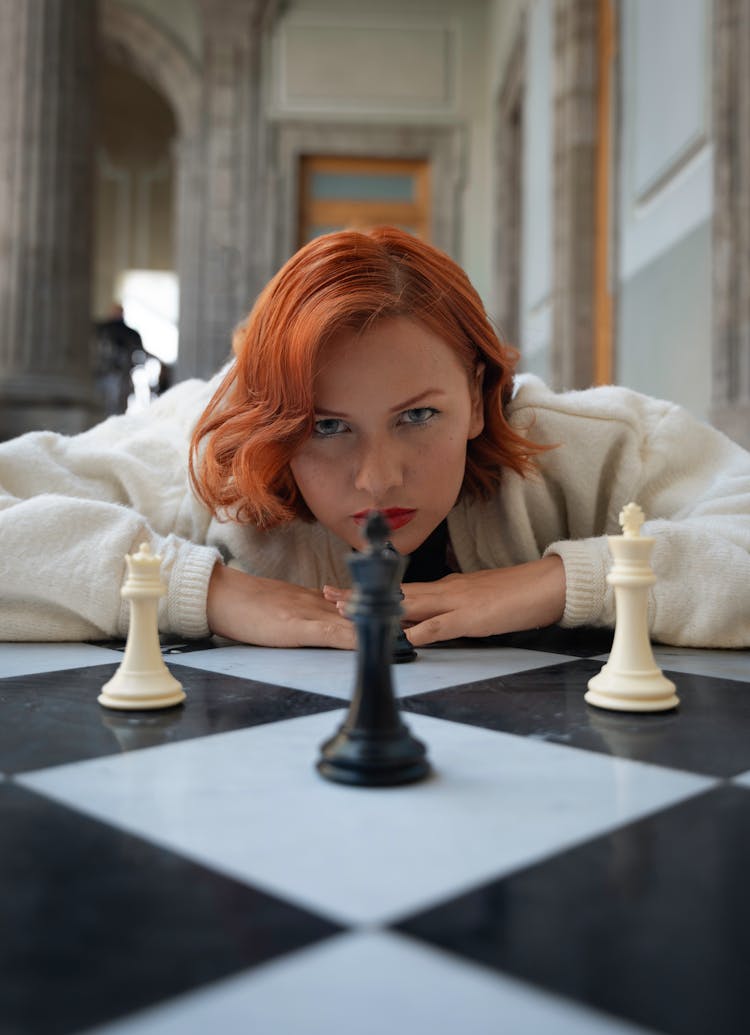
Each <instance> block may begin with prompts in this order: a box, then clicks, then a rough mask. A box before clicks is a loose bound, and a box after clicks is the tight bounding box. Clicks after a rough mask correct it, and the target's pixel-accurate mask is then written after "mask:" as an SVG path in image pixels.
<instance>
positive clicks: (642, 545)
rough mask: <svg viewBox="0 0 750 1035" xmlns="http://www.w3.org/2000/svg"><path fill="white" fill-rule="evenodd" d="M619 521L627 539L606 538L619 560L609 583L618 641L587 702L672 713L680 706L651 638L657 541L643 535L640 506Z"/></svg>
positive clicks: (626, 509) (633, 506)
mask: <svg viewBox="0 0 750 1035" xmlns="http://www.w3.org/2000/svg"><path fill="white" fill-rule="evenodd" d="M619 520H620V525H621V526H622V530H623V534H622V535H611V536H608V537H607V541H608V543H609V548H610V551H611V553H612V556H613V558H614V564H613V565H612V569H611V571H610V573H609V574H608V575H607V582H608V583H609V584H610V585H611V586H613V587H614V590H615V607H616V611H617V618H616V624H615V636H614V641H613V643H612V651H611V653H610V655H609V660H608V661H607V663H606V665H604V667H603V668H602V670H601V671H600V672H599V673H598V674H597V675H595V676H594V677H593V678H592V679H590V680H589V684H588V686H589V688H588V692H587V693H586V694H585V695H584V699H585V700H586V701H587V702H588V703H589V704H593V705H596V706H597V707H599V708H610V709H615V710H617V711H628V712H660V711H667V710H668V709H670V708H676V707H677V705H678V704H679V703H680V700H679V698H678V697H677V694H676V693H675V689H676V688H675V685H674V683H672V682H670V680H669V679H667V678H666V677H665V676H664V674H663V673H662V671H661V669H660V668H659V667H658V665H657V664H656V661H655V659H654V653H653V650H652V649H651V640H650V637H649V632H648V591H649V588H650V587H651V586H653V584H654V583H655V582H656V576H655V575H654V573H653V570H652V569H651V565H650V564H649V558H650V556H651V550H652V549H653V545H654V539H653V538H651V537H649V536H642V535H641V525H642V524H643V520H644V517H643V511H642V510H641V508H640V507H639V506H638V504H637V503H628V504H627V506H625V507H623V509H622V511H621V512H620V517H619Z"/></svg>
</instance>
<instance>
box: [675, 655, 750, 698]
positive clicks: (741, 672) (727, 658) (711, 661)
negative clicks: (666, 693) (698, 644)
mask: <svg viewBox="0 0 750 1035" xmlns="http://www.w3.org/2000/svg"><path fill="white" fill-rule="evenodd" d="M654 658H655V659H656V663H657V665H658V666H659V667H660V668H662V669H667V670H669V671H670V672H691V673H694V674H695V675H703V676H712V677H713V678H714V679H729V680H737V681H739V682H743V683H749V682H750V651H746V650H744V651H739V650H689V649H688V648H686V647H661V646H654ZM738 689H739V688H738Z"/></svg>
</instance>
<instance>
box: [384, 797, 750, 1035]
mask: <svg viewBox="0 0 750 1035" xmlns="http://www.w3.org/2000/svg"><path fill="white" fill-rule="evenodd" d="M748 873H750V791H748V790H745V789H744V788H741V787H737V786H730V785H725V786H722V787H720V788H717V789H716V790H713V791H710V792H708V793H706V794H703V795H700V796H699V797H696V798H693V799H690V800H689V801H687V802H684V803H682V804H680V805H677V806H675V807H673V808H670V809H668V810H665V811H664V812H661V813H658V814H656V815H654V816H651V817H648V818H646V819H644V820H641V821H639V822H637V823H633V824H632V825H630V826H627V827H625V828H622V829H620V830H618V831H616V832H614V833H612V834H610V835H607V836H605V837H601V838H598V839H596V840H594V841H591V842H589V843H587V844H585V845H582V846H580V847H578V848H575V849H572V850H570V851H568V852H565V853H564V854H562V855H559V856H556V857H554V858H551V859H549V860H548V861H546V862H543V863H540V864H539V865H537V866H535V867H532V868H530V869H528V870H525V871H522V872H520V873H518V874H515V875H513V876H510V877H508V878H506V879H503V880H498V881H496V882H493V883H489V884H487V885H485V886H483V887H481V888H478V889H477V890H475V891H472V892H470V893H468V894H466V895H463V896H461V897H460V898H456V899H453V900H452V901H450V902H447V903H445V904H443V905H441V906H438V907H436V908H434V909H431V910H430V911H428V912H425V913H423V914H421V915H418V916H415V917H414V918H412V919H409V920H407V921H406V922H404V923H403V924H399V925H398V930H400V931H402V932H404V933H407V934H410V935H413V936H414V937H416V938H419V939H422V940H425V941H427V942H430V943H432V944H434V945H437V946H440V947H442V948H444V949H447V950H449V951H451V952H454V953H457V954H459V955H460V956H462V957H468V958H470V959H472V960H474V961H478V962H480V963H483V964H485V965H487V966H489V967H492V968H494V969H496V970H499V971H502V972H504V973H509V974H512V975H514V976H516V977H518V978H521V979H523V980H525V981H528V982H530V983H531V984H533V985H535V986H538V985H541V986H543V987H545V988H547V989H549V990H551V991H553V992H555V993H558V994H561V995H564V996H567V997H570V998H572V999H574V1000H578V1001H581V1002H583V1003H586V1004H587V1005H589V1006H592V1007H595V1008H597V1009H600V1010H604V1011H606V1012H607V1013H611V1014H614V1015H617V1016H621V1017H623V1018H626V1019H628V1020H630V1021H634V1022H636V1023H637V1024H640V1025H643V1026H646V1027H650V1028H653V1029H655V1030H657V1031H660V1032H665V1033H667V1035H707V1033H709V1032H710V1033H714V1032H715V1033H716V1035H747V1032H748V1030H750V1005H749V1003H748V978H749V977H750V883H749V882H748Z"/></svg>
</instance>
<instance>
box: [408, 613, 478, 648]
mask: <svg viewBox="0 0 750 1035" xmlns="http://www.w3.org/2000/svg"><path fill="white" fill-rule="evenodd" d="M451 619H452V615H445V614H441V615H435V616H434V617H432V618H428V619H427V620H426V621H424V622H419V623H417V625H412V626H411V627H410V628H409V629H407V630H406V637H407V639H408V640H409V642H410V643H411V645H412V646H413V647H425V646H427V644H428V643H439V642H440V641H441V640H455V639H456V638H457V637H459V636H463V635H464V634H463V632H462V631H461V630H459V629H458V628H457V627H456V625H455V624H454V623H453V622H452V621H451Z"/></svg>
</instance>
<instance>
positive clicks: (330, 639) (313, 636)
mask: <svg viewBox="0 0 750 1035" xmlns="http://www.w3.org/2000/svg"><path fill="white" fill-rule="evenodd" d="M300 635H301V638H302V642H301V643H300V644H299V645H300V647H333V648H335V649H337V650H354V648H355V647H356V646H357V637H356V633H355V630H354V626H353V625H352V623H351V622H350V621H348V620H346V619H343V618H339V616H338V615H337V616H336V618H335V619H334V620H333V621H319V620H316V621H311V622H304V623H303V624H302V626H301V628H300Z"/></svg>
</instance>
